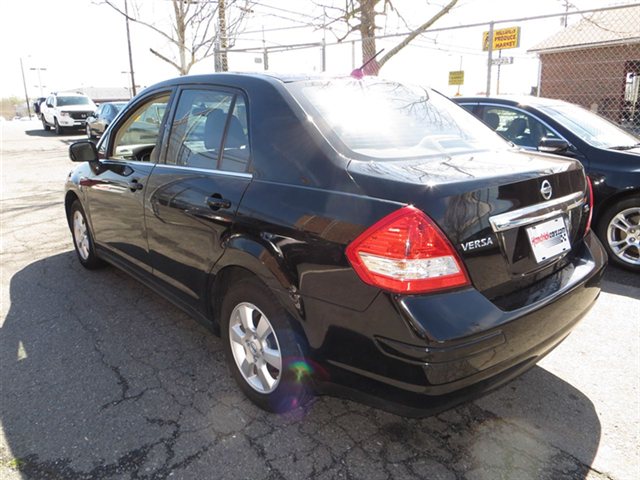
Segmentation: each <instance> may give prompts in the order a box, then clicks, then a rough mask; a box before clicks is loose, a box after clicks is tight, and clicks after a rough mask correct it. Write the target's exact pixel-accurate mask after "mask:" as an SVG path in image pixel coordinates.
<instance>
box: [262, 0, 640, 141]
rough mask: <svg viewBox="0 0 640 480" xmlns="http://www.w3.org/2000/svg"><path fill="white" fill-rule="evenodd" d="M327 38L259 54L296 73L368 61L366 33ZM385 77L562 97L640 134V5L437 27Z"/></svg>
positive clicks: (392, 39) (337, 70) (381, 42)
mask: <svg viewBox="0 0 640 480" xmlns="http://www.w3.org/2000/svg"><path fill="white" fill-rule="evenodd" d="M490 33H493V39H494V41H493V42H492V43H490V42H489V41H488V38H489V34H490ZM328 37H329V36H328V35H326V33H325V38H326V40H325V41H322V40H321V41H315V42H311V43H307V44H296V45H279V46H273V47H269V48H266V49H265V50H264V51H259V50H257V49H256V53H255V55H260V56H261V57H262V58H264V59H265V61H264V62H263V61H261V62H260V63H261V64H262V65H261V68H264V66H265V64H267V65H268V69H269V70H273V71H290V70H291V65H292V64H293V65H296V66H297V68H296V69H297V70H298V71H300V72H305V73H310V72H317V73H320V72H323V71H326V72H328V73H331V74H338V75H346V74H348V73H350V72H351V70H352V69H353V68H355V67H358V66H360V65H361V63H362V60H361V58H362V57H361V56H362V54H361V44H360V41H359V40H348V41H344V42H335V41H329V38H328ZM401 40H402V35H401V34H391V35H384V34H383V35H380V36H378V37H377V38H376V43H377V48H378V49H382V48H384V49H391V48H392V47H393V46H395V45H396V44H397V43H398V42H399V41H401ZM490 64H491V67H489V65H490ZM381 75H382V76H385V77H390V78H397V79H403V80H408V81H411V82H414V83H426V84H429V85H431V86H433V87H434V88H436V89H437V90H439V91H441V92H442V93H445V94H447V95H449V96H455V95H486V94H487V92H489V95H495V94H516V95H521V94H525V95H539V96H543V97H548V98H557V99H561V100H565V101H567V102H571V103H576V104H579V105H582V106H583V107H585V108H588V109H590V110H592V111H594V112H597V113H599V114H601V115H603V116H605V117H607V118H609V119H610V120H612V121H613V122H615V123H617V124H619V125H621V126H623V127H624V128H626V129H628V130H632V131H634V132H635V133H636V134H640V95H639V94H640V4H638V3H636V4H632V5H626V6H615V7H608V8H600V9H593V10H585V11H580V12H566V13H562V14H557V13H556V14H551V13H550V14H548V15H539V16H536V17H529V18H519V19H512V20H504V21H502V20H501V21H499V22H491V23H477V24H473V25H466V26H460V27H451V28H434V29H430V30H429V31H428V32H426V33H425V34H423V35H421V36H420V37H419V38H417V39H416V40H414V41H413V42H412V43H411V44H409V45H408V46H407V47H406V48H405V49H404V50H402V51H401V52H400V53H399V54H397V55H396V56H395V57H393V58H392V59H391V60H390V61H389V62H388V63H387V64H386V65H385V66H384V67H383V69H382V71H381Z"/></svg>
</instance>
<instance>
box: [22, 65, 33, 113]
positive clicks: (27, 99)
mask: <svg viewBox="0 0 640 480" xmlns="http://www.w3.org/2000/svg"><path fill="white" fill-rule="evenodd" d="M20 71H21V72H22V86H23V87H24V98H25V100H26V101H27V112H28V113H29V120H31V107H30V106H29V94H28V93H27V81H26V80H25V78H24V67H23V65H22V57H20Z"/></svg>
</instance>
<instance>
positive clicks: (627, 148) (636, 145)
mask: <svg viewBox="0 0 640 480" xmlns="http://www.w3.org/2000/svg"><path fill="white" fill-rule="evenodd" d="M608 148H609V150H632V149H634V148H640V143H636V144H635V145H619V146H616V147H608Z"/></svg>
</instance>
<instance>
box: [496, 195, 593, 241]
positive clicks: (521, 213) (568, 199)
mask: <svg viewBox="0 0 640 480" xmlns="http://www.w3.org/2000/svg"><path fill="white" fill-rule="evenodd" d="M584 202H585V193H584V192H575V193H571V194H569V195H565V196H564V197H560V198H555V199H553V200H549V201H547V202H542V203H536V204H535V205H530V206H528V207H524V208H519V209H518V210H512V211H510V212H506V213H501V214H499V215H493V216H491V217H489V222H490V223H491V228H492V229H493V231H494V232H495V233H499V232H504V231H507V230H511V229H512V228H518V227H522V226H525V225H530V224H532V223H537V222H541V221H543V220H547V219H549V218H552V217H554V216H557V215H562V214H567V213H568V212H570V211H571V210H573V209H574V208H576V207H579V206H581V205H583V204H584Z"/></svg>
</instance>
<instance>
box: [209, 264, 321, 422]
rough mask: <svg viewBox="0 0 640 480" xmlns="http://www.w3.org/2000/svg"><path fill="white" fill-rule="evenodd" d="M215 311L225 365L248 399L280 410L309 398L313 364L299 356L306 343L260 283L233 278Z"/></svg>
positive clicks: (293, 406) (302, 354)
mask: <svg viewBox="0 0 640 480" xmlns="http://www.w3.org/2000/svg"><path fill="white" fill-rule="evenodd" d="M220 315H221V316H220V332H221V336H222V341H223V344H224V348H225V354H226V359H227V365H228V366H229V370H230V371H231V375H232V376H233V377H234V379H235V380H236V382H237V383H238V385H239V387H240V388H241V389H242V391H243V392H244V394H245V395H246V396H247V397H248V398H249V399H250V400H251V401H252V402H253V403H255V404H256V405H258V406H259V407H260V408H263V409H265V410H268V411H270V412H285V411H288V410H292V409H294V408H296V407H299V406H301V405H302V404H304V403H305V402H306V401H308V400H309V399H310V398H311V396H312V393H311V374H312V373H313V369H312V367H311V364H310V363H309V362H308V361H307V360H306V358H305V356H304V352H305V351H306V349H305V348H304V345H306V344H307V343H306V341H305V339H304V338H303V334H302V333H301V330H300V329H294V328H293V327H294V324H295V320H293V318H292V317H291V315H290V314H289V313H287V311H286V310H285V309H284V308H283V307H282V305H281V304H280V303H279V302H278V300H277V299H276V298H275V297H274V295H273V293H271V291H270V290H269V288H268V287H267V286H266V285H265V284H263V283H262V282H261V281H260V280H258V279H257V278H255V277H244V278H241V279H240V280H236V281H233V283H232V284H231V286H230V287H229V288H228V290H227V291H226V292H225V293H224V297H223V300H222V308H221V312H220ZM299 330H300V331H299ZM297 331H298V333H295V332H297Z"/></svg>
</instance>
